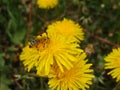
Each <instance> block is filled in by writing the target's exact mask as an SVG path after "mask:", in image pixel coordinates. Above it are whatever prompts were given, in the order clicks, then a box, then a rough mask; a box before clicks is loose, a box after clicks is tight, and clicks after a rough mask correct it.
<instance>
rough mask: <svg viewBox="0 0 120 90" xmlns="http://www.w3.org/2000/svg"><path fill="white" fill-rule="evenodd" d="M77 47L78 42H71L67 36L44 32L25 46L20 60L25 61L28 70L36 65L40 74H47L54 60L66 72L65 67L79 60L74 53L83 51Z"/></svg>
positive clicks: (69, 66) (68, 67)
mask: <svg viewBox="0 0 120 90" xmlns="http://www.w3.org/2000/svg"><path fill="white" fill-rule="evenodd" d="M77 47H79V45H78V44H77V43H71V41H69V40H68V39H67V38H65V37H62V36H60V35H57V34H46V33H43V34H42V36H37V37H36V39H35V41H34V42H31V44H28V45H27V46H26V47H24V48H23V52H22V53H21V55H20V60H22V61H23V64H24V66H26V67H27V68H28V71H30V70H31V68H32V67H34V66H35V67H36V69H37V74H38V75H40V76H47V75H48V74H49V71H50V69H51V65H53V63H54V62H56V63H57V65H58V66H59V68H60V70H61V71H62V72H64V69H63V68H67V69H70V68H71V67H73V64H72V62H76V61H77V59H76V58H75V57H74V55H76V54H77V53H81V52H82V50H81V49H79V48H77Z"/></svg>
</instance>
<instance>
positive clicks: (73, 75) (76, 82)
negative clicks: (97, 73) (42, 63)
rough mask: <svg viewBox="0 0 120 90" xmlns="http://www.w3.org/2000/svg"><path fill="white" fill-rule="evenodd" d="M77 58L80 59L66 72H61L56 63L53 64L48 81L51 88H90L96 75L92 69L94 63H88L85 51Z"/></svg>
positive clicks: (76, 89) (68, 89)
mask: <svg viewBox="0 0 120 90" xmlns="http://www.w3.org/2000/svg"><path fill="white" fill-rule="evenodd" d="M77 58H78V59H79V60H78V61H77V62H75V63H74V66H73V67H72V68H71V69H70V70H65V72H61V71H60V70H59V68H58V67H57V66H56V65H53V67H52V70H51V72H50V75H49V82H48V84H49V87H50V89H51V90H81V89H82V90H86V88H89V85H91V84H92V79H93V77H94V75H93V74H92V72H93V70H92V69H90V67H91V65H92V64H86V62H87V60H85V58H86V54H85V53H82V54H80V55H79V56H78V57H77Z"/></svg>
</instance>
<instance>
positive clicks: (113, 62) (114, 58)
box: [105, 48, 120, 82]
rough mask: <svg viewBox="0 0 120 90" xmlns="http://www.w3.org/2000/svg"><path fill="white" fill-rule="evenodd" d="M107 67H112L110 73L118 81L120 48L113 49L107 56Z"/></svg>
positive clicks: (119, 76)
mask: <svg viewBox="0 0 120 90" xmlns="http://www.w3.org/2000/svg"><path fill="white" fill-rule="evenodd" d="M105 61H106V63H105V69H111V71H110V72H109V73H108V74H110V75H111V76H112V77H113V78H116V81H117V82H118V81H120V48H118V49H113V51H112V52H111V53H110V54H108V56H106V57H105Z"/></svg>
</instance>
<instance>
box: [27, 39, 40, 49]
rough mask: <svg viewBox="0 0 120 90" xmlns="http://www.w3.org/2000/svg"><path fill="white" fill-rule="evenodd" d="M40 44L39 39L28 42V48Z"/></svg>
mask: <svg viewBox="0 0 120 90" xmlns="http://www.w3.org/2000/svg"><path fill="white" fill-rule="evenodd" d="M39 43H40V39H38V38H36V39H34V40H32V41H31V42H30V45H29V48H32V47H34V46H37V45H38V44H39Z"/></svg>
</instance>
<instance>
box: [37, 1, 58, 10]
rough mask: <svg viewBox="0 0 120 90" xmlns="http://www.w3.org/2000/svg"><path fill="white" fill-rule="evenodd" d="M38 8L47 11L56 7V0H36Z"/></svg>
mask: <svg viewBox="0 0 120 90" xmlns="http://www.w3.org/2000/svg"><path fill="white" fill-rule="evenodd" d="M37 4H38V7H39V8H42V9H49V8H54V7H55V6H57V5H58V0H37Z"/></svg>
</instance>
